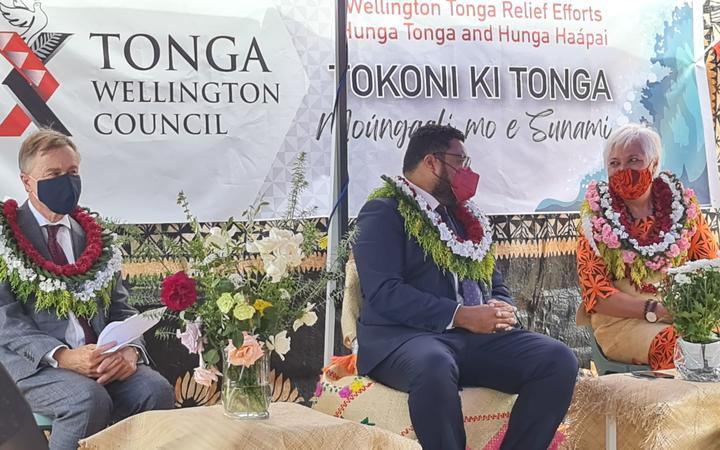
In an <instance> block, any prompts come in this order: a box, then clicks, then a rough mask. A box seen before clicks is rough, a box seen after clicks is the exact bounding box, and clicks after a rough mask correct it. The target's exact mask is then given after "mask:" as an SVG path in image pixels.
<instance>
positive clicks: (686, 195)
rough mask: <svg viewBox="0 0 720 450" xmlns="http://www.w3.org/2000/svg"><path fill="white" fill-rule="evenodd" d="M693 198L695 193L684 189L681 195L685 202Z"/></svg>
mask: <svg viewBox="0 0 720 450" xmlns="http://www.w3.org/2000/svg"><path fill="white" fill-rule="evenodd" d="M693 197H695V191H693V190H692V188H687V189H685V192H684V193H683V198H684V199H685V202H689V201H690V200H691V199H692V198H693Z"/></svg>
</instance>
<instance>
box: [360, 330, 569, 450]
mask: <svg viewBox="0 0 720 450" xmlns="http://www.w3.org/2000/svg"><path fill="white" fill-rule="evenodd" d="M577 373H578V361H577V358H576V357H575V355H574V354H573V353H572V351H571V350H570V349H569V348H568V347H567V346H566V345H565V344H562V343H561V342H559V341H557V340H555V339H552V338H550V337H548V336H545V335H542V334H537V333H532V332H529V331H524V330H512V331H508V332H504V333H494V334H473V333H470V332H467V331H465V330H451V331H449V332H446V333H443V334H436V335H420V336H417V337H415V338H412V339H410V340H409V341H407V342H405V343H404V344H403V345H401V346H400V347H398V348H397V349H396V350H395V351H394V352H393V353H391V354H390V356H388V357H387V358H386V359H385V360H383V361H382V362H381V363H380V364H378V365H377V366H376V367H375V368H374V369H373V370H372V371H371V372H370V374H369V375H370V377H371V378H373V379H375V380H377V381H379V382H381V383H382V384H384V385H386V386H390V387H392V388H393V389H397V390H399V391H403V392H407V393H409V398H408V406H409V408H410V419H411V421H412V424H413V428H414V429H415V434H416V435H417V437H418V440H419V441H420V444H421V445H422V447H423V449H425V450H435V449H443V450H446V449H461V450H465V429H464V425H463V414H462V410H461V407H460V397H459V394H458V391H459V389H460V388H461V387H463V386H468V387H470V386H480V387H486V388H490V389H494V390H497V391H501V392H506V393H508V394H518V398H517V401H516V402H515V406H513V409H512V412H511V415H510V423H509V425H508V430H507V433H506V435H505V440H504V441H503V444H502V447H501V449H503V450H510V449H513V450H515V449H517V450H536V449H537V450H546V449H547V448H548V446H549V445H550V443H551V442H552V439H553V436H554V435H555V431H556V430H557V427H558V425H560V422H561V421H562V420H563V418H564V417H565V413H566V412H567V409H568V407H569V406H570V400H571V399H572V394H573V389H574V387H575V380H576V377H577Z"/></svg>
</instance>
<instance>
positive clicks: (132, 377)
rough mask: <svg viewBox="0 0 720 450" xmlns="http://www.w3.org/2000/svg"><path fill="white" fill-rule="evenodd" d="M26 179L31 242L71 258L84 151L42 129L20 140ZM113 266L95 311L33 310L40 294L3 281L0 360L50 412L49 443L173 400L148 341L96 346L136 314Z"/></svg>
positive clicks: (20, 211) (25, 217)
mask: <svg viewBox="0 0 720 450" xmlns="http://www.w3.org/2000/svg"><path fill="white" fill-rule="evenodd" d="M18 161H19V165H20V172H21V173H20V179H21V180H22V182H23V185H24V187H25V191H26V192H27V193H28V201H27V202H25V203H24V204H23V205H22V206H20V207H18V208H17V219H16V220H17V224H18V226H19V228H20V230H21V231H22V233H23V234H24V235H25V236H26V237H27V239H28V240H29V241H30V243H31V244H32V246H33V247H34V248H35V249H36V250H37V251H38V252H39V253H40V254H41V255H42V256H43V257H44V258H45V259H47V260H48V261H52V262H54V263H55V264H58V265H60V266H63V265H69V264H73V263H75V260H76V258H79V257H80V255H81V254H82V252H83V250H84V249H85V233H84V232H83V229H82V227H81V226H80V224H79V223H78V222H76V221H75V220H74V219H73V218H72V217H71V216H70V213H71V212H72V211H73V210H74V209H75V207H76V206H77V203H78V199H79V197H80V176H79V166H80V154H79V153H78V151H77V148H76V147H75V144H74V143H73V142H72V141H71V140H70V139H69V138H68V137H66V136H64V135H62V134H60V133H57V132H55V131H52V130H44V129H43V130H40V131H37V132H35V133H33V134H32V135H31V136H29V137H28V138H27V139H26V140H25V141H24V142H23V144H22V146H21V148H20V153H19V157H18ZM127 298H128V292H127V290H126V289H125V288H124V287H123V284H122V281H121V279H120V274H119V273H118V274H116V276H115V280H114V284H113V288H112V294H111V301H110V304H109V306H107V307H105V306H104V303H103V302H102V300H101V299H100V298H97V299H94V300H91V301H95V302H96V304H97V311H98V312H97V314H95V315H94V316H93V317H92V318H91V319H90V320H88V319H86V318H84V317H81V316H79V315H75V314H74V313H73V312H72V311H70V312H69V314H68V315H67V316H63V317H59V316H58V315H57V314H56V310H55V309H53V308H50V309H42V308H41V309H39V310H36V298H35V297H34V296H33V295H31V296H30V297H29V298H28V299H27V300H26V301H22V300H20V299H19V295H16V293H15V292H13V289H12V287H11V286H10V284H9V283H0V363H2V365H4V366H5V368H6V369H7V371H8V372H9V373H10V376H11V377H12V378H13V380H14V381H15V383H16V384H17V386H18V387H19V388H20V391H21V392H22V393H23V395H24V396H25V398H26V399H27V401H28V403H30V406H31V407H32V409H33V411H34V412H36V413H40V414H44V415H47V416H50V417H52V418H53V430H52V434H51V437H50V448H51V449H75V448H77V446H78V440H79V439H82V438H83V437H87V436H89V435H91V434H94V433H96V432H98V431H100V430H102V429H103V428H105V427H106V426H108V424H110V423H111V422H112V421H117V420H121V419H123V418H125V417H128V416H130V415H133V414H136V413H139V412H142V411H147V410H152V409H169V408H172V407H173V406H174V393H173V389H172V387H171V386H170V384H169V383H168V382H167V380H165V378H163V377H162V375H160V374H159V373H157V372H156V371H154V370H152V369H151V368H150V367H148V365H147V363H148V362H149V358H148V357H147V354H146V353H145V347H144V342H143V341H142V339H139V340H137V341H135V342H133V343H132V345H130V346H127V347H124V348H122V349H121V350H118V351H116V352H114V353H108V354H106V353H103V352H104V351H105V350H107V349H109V348H111V347H112V346H113V345H112V344H108V345H105V346H102V347H98V346H96V345H95V343H96V342H97V336H98V335H99V334H100V332H101V331H102V329H103V328H104V327H105V326H106V325H107V324H108V323H110V322H114V321H120V320H124V319H126V318H127V317H130V316H132V315H134V314H136V313H137V311H136V310H135V309H133V308H132V307H131V306H129V305H128V302H127Z"/></svg>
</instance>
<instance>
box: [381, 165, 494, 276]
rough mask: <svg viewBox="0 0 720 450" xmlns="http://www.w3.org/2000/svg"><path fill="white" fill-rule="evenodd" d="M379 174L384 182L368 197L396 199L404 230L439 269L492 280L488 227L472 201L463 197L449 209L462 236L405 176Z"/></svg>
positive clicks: (492, 263)
mask: <svg viewBox="0 0 720 450" xmlns="http://www.w3.org/2000/svg"><path fill="white" fill-rule="evenodd" d="M382 178H383V180H384V181H385V185H384V186H383V187H381V188H379V189H378V190H376V191H375V192H373V193H372V194H371V195H370V199H371V200H372V199H376V198H387V197H391V198H395V199H397V201H398V211H399V212H400V215H401V216H402V218H403V219H404V221H405V230H406V231H407V232H408V234H410V235H411V236H412V237H413V238H414V239H415V240H416V241H417V242H418V243H419V244H420V247H421V248H422V249H423V251H424V252H425V254H429V255H430V257H432V259H433V261H435V263H436V264H437V265H438V266H439V267H440V268H441V269H443V270H448V271H450V272H453V273H455V274H457V276H458V277H459V278H460V279H472V280H476V281H486V282H488V283H489V282H490V281H491V280H492V273H493V267H494V266H495V257H494V254H493V250H494V249H493V245H492V229H491V227H490V221H489V220H488V218H487V216H485V215H484V214H483V213H482V212H481V211H480V210H479V209H478V207H477V206H476V205H475V204H474V203H472V202H470V201H467V202H465V203H464V204H463V205H461V206H459V207H456V208H454V209H453V213H454V215H455V217H456V218H457V219H458V221H459V222H460V223H461V224H462V226H463V228H464V229H465V230H466V232H467V235H468V239H462V238H460V237H459V236H457V235H456V234H455V233H454V232H453V231H452V229H450V227H448V225H447V224H446V223H445V222H444V221H443V220H442V218H441V217H440V214H438V213H437V212H436V211H434V210H433V209H431V208H430V206H429V205H428V204H427V202H426V201H425V199H424V198H423V197H422V196H420V195H417V193H416V192H415V190H414V189H413V188H412V186H410V184H409V183H408V181H407V180H406V179H405V178H403V177H394V178H390V177H386V176H383V177H382Z"/></svg>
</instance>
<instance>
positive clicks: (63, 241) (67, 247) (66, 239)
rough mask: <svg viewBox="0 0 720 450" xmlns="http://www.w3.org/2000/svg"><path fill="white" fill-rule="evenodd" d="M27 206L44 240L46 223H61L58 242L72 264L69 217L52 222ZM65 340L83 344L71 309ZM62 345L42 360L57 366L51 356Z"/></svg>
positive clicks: (74, 345)
mask: <svg viewBox="0 0 720 450" xmlns="http://www.w3.org/2000/svg"><path fill="white" fill-rule="evenodd" d="M28 206H29V207H30V211H32V213H33V216H35V220H37V223H38V225H40V229H41V230H42V233H43V237H44V238H45V241H46V242H47V238H48V232H47V228H45V227H46V226H48V225H62V226H61V227H60V228H59V229H58V233H57V240H58V244H60V247H61V248H62V250H63V253H65V258H67V260H68V263H70V264H74V263H75V252H74V251H73V246H72V236H71V234H70V217H68V216H67V215H65V216H63V217H62V219H60V221H58V222H55V223H52V222H50V221H49V220H47V219H46V218H45V216H43V215H42V214H40V211H38V210H37V209H36V208H35V206H34V205H33V204H32V202H28ZM65 342H67V343H68V345H69V346H70V348H78V347H82V346H83V345H85V332H84V331H83V328H82V326H81V325H80V322H79V321H78V319H77V317H76V316H75V314H73V312H72V311H70V312H68V326H67V329H66V330H65ZM63 347H65V348H67V346H66V345H59V346H57V347H55V348H54V349H52V350H50V351H49V352H47V353H46V354H45V356H44V357H43V360H44V361H45V362H46V363H48V364H49V365H51V366H52V367H57V366H58V363H57V361H56V360H55V358H53V355H54V354H55V352H56V351H57V350H58V349H59V348H63Z"/></svg>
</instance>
